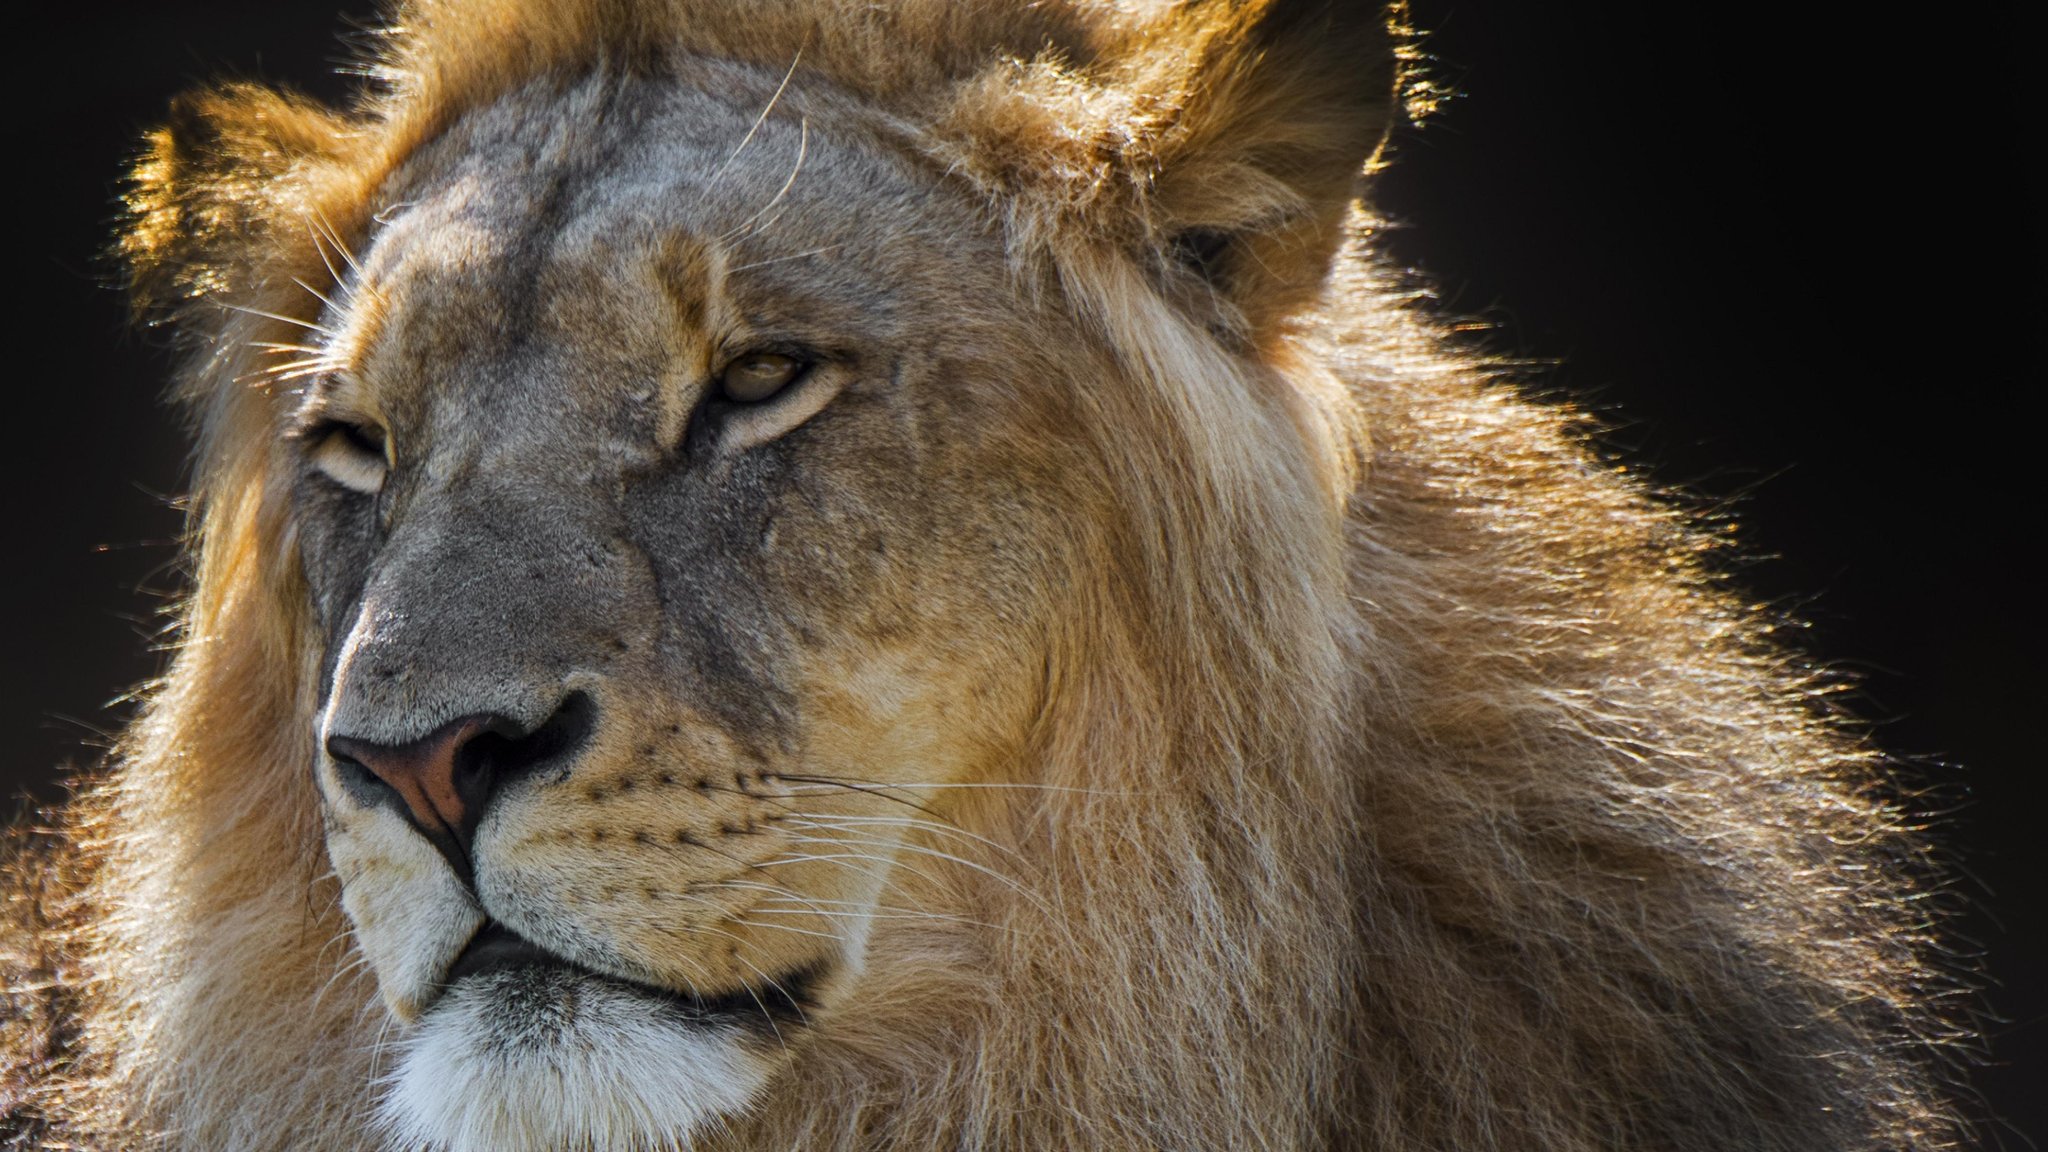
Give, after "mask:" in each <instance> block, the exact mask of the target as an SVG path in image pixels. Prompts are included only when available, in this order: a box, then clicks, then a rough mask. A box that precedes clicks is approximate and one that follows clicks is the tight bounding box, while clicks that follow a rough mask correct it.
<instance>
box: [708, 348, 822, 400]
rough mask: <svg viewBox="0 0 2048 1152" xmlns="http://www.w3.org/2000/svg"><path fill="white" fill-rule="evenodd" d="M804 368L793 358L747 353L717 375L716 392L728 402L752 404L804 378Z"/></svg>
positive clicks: (763, 353)
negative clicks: (797, 379)
mask: <svg viewBox="0 0 2048 1152" xmlns="http://www.w3.org/2000/svg"><path fill="white" fill-rule="evenodd" d="M805 367H807V365H805V364H804V362H803V361H801V360H798V359H797V358H796V357H794V356H783V355H781V354H779V353H775V352H749V353H748V354H746V355H745V356H742V357H740V358H739V359H737V360H734V361H733V362H732V363H730V364H727V365H726V366H725V371H723V372H721V373H719V374H718V390H719V393H720V394H721V395H723V396H724V397H725V398H726V399H727V400H732V401H736V402H738V403H741V404H754V403H758V402H760V401H762V400H766V399H768V398H769V397H770V396H773V395H775V394H776V393H777V392H780V391H782V390H783V389H784V388H786V387H788V386H789V384H790V382H791V381H793V380H795V379H796V378H797V377H798V376H801V375H803V371H804V368H805Z"/></svg>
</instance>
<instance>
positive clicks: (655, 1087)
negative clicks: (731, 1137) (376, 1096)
mask: <svg viewBox="0 0 2048 1152" xmlns="http://www.w3.org/2000/svg"><path fill="white" fill-rule="evenodd" d="M766 1078H767V1070H766V1068H765V1066H764V1065H763V1063H762V1061H760V1060H759V1059H757V1058H756V1057H754V1056H752V1055H750V1054H749V1052H748V1049H747V1045H746V1043H745V1040H744V1038H743V1035H742V1034H741V1033H740V1032H739V1030H737V1029H735V1028H732V1027H730V1026H728V1025H719V1024H711V1025H698V1024H694V1023H691V1022H688V1021H685V1020H683V1019H682V1018H681V1017H680V1016H678V1015H676V1012H675V1010H674V1009H673V1008H672V1007H670V1006H668V1005H666V1004H663V1003H662V1002H661V1001H658V1000H655V999H653V998H651V997H648V996H645V995H642V994H640V993H636V992H634V991H633V990H631V989H629V988H626V987H623V986H621V985H618V984H614V983H611V982H609V981H605V980H601V979H597V978H595V977H591V976H588V975H586V974H581V973H576V972H572V971H569V970H566V969H520V970H514V971H510V972H503V973H496V974H491V975H479V976H473V977H470V978H468V979H466V980H463V981H462V982H461V983H460V984H458V985H457V986H456V987H455V988H454V989H452V990H451V991H449V993H448V994H447V995H446V996H445V997H443V998H442V1000H441V1001H440V1002H439V1003H437V1004H436V1005H434V1007H433V1009H432V1010H431V1011H429V1012H428V1013H427V1015H426V1017H425V1019H423V1020H422V1021H421V1022H420V1026H419V1028H418V1030H417V1031H416V1032H415V1033H414V1034H413V1035H412V1036H411V1037H410V1038H409V1039H408V1040H407V1041H406V1042H405V1045H404V1054H403V1056H402V1057H401V1058H400V1061H399V1064H398V1067H397V1069H396V1070H395V1071H393V1072H392V1074H391V1075H390V1076H389V1077H388V1078H386V1080H385V1084H384V1087H385V1092H384V1098H383V1102H382V1104H381V1105H380V1115H381V1118H382V1120H383V1122H384V1124H385V1125H386V1128H387V1131H388V1132H389V1133H390V1136H391V1143H390V1147H391V1148H393V1149H404V1150H406V1152H415V1150H423V1149H430V1150H432V1152H679V1150H684V1149H688V1148H689V1147H690V1145H691V1142H692V1140H693V1139H694V1138H695V1137H696V1136H697V1135H699V1134H701V1133H703V1132H704V1131H706V1130H707V1129H715V1128H717V1127H718V1126H720V1125H721V1123H722V1122H723V1119H724V1118H725V1117H728V1116H732V1115H734V1114H735V1113H738V1112H739V1111H741V1110H742V1109H744V1108H745V1107H746V1105H747V1102H748V1100H749V1099H751V1098H752V1097H753V1095H754V1094H755V1093H756V1092H758V1091H759V1090H760V1088H761V1086H762V1083H763V1082H764V1081H765V1080H766Z"/></svg>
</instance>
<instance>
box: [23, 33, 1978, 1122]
mask: <svg viewBox="0 0 2048 1152" xmlns="http://www.w3.org/2000/svg"><path fill="white" fill-rule="evenodd" d="M1399 15H1400V13H1399V11H1398V10H1394V11H1378V10H1373V11H1368V10H1366V9H1354V8H1352V7H1350V6H1346V5H1338V4H1332V3H1316V2H1309V0H1301V2H1296V0H1246V2H1242V3H1236V2H1233V3H1220V2H1219V3H1189V4H1140V3H1132V4H1128V5H1108V4H1099V3H1093V2H1088V3H1081V2H1075V3H1064V2H1061V3H1040V4H1029V5H1017V6H1015V9H1014V10H1009V11H1005V10H1003V9H1002V8H1001V7H1000V6H997V5H993V4H981V3H975V4H958V3H953V2H951V0H929V2H919V0H911V2H906V3H902V4H898V5H893V6H891V5H872V4H867V3H841V2H838V0H804V2H801V3H789V4H782V3H774V4H767V3H750V2H737V0H736V2H732V3H724V4H713V3H709V2H705V3H694V2H693V3H683V2H680V0H677V2H674V3H663V2H661V0H643V2H637V3H635V2H628V0H576V2H549V3H539V2H534V3H518V2H514V0H415V2H414V3H411V4H408V5H406V6H405V7H404V8H403V9H402V10H401V11H400V12H399V14H398V19H397V21H396V22H395V27H394V30H393V31H392V33H391V34H390V36H389V38H388V41H387V42H386V44H385V46H384V48H383V50H382V54H381V55H380V56H379V57H377V59H376V60H375V61H373V62H372V63H371V66H370V70H371V72H372V74H373V75H375V76H376V77H378V84H377V85H376V86H374V87H373V88H372V89H370V90H369V91H368V92H367V93H366V94H365V95H364V97H363V98H362V100H361V102H360V103H359V104H358V105H357V106H356V107H354V108H352V109H350V110H348V111H346V112H337V111H333V110H330V109H325V108H321V107H317V106H315V105H312V104H310V103H308V102H305V101H302V100H299V99H296V98H293V97H288V96H282V95H278V94H275V93H271V92H267V91H263V90H260V89H255V88H248V87H238V88H227V89H222V90H217V91H214V92H211V93H205V94H201V95H199V96H195V97H192V98H189V99H188V100H186V101H184V102H182V103H181V104H180V106H179V107H178V109H177V113H176V117H175V119H174V122H173V124H172V125H171V126H170V127H169V128H167V129H165V130H164V131H162V132H160V133H159V134H157V135H156V136H155V137H154V138H153V141H152V147H151V151H150V153H149V155H148V156H147V157H146V158H145V159H144V161H143V163H142V164H141V165H140V167H139V168H138V170H137V175H136V182H135V186H134V189H133V193H132V197H131V206H132V208H133V212H134V216H133V221H132V227H131V229H130V231H129V232H128V233H127V234H126V239H125V240H124V241H123V248H124V252H125V254H126V256H127V257H128V259H129V261H130V265H131V267H132V268H133V269H134V273H135V286H136V289H137V291H138V292H139V293H140V295H141V296H142V298H143V300H144V302H145V303H146V304H149V305H151V306H155V307H162V308H165V309H167V310H168V312H169V314H170V315H171V316H173V317H174V318H175V319H176V321H177V322H178V323H179V324H180V325H181V327H182V330H183V331H185V332H187V333H189V334H192V335H194V336H196V337H197V339H196V340H195V342H194V344H195V350H194V352H193V355H192V357H191V359H190V361H189V364H190V367H189V368H188V371H187V374H186V377H185V380H184V385H183V390H182V394H183V395H184V396H185V397H186V398H187V399H188V400H189V401H190V402H191V403H192V404H193V405H194V407H195V409H196V410H197V412H198V414H199V418H200V425H201V429H202V442H201V452H200V465H199V474H198V493H197V497H196V506H197V508H198V524H199V532H198V539H197V553H198V557H199V566H198V579H197V585H196V590H195V594H194V596H193V598H192V602H191V605H190V608H189V610H188V632H187V635H186V637H185V640H184V644H183V647H182V650H181V653H180V656H179V659H178V663H177V665H176V667H175V668H174V670H173V672H172V673H171V675H170V677H169V678H168V680H167V682H166V684H165V685H164V686H163V688H162V690H161V691H160V692H159V693H158V695H157V696H156V697H155V699H154V701H153V703H152V705H151V708H150V711H149V713H148V715H147V716H146V717H145V718H144V720H143V721H142V722H141V723H140V724H139V725H138V726H137V728H136V730H135V732H134V733H132V734H131V736H130V738H129V740H128V743H127V745H126V747H125V749H124V753H123V755H124V764H123V767H122V768H121V770H120V772H119V774H118V775H117V776H116V777H114V779H113V781H112V782H111V783H110V784H109V785H108V786H107V787H106V788H104V789H102V790H101V791H100V792H99V793H98V794H96V796H95V797H94V798H93V799H92V800H91V801H90V803H89V804H88V806H87V810H86V815H85V816H83V817H81V820H82V823H81V825H80V827H82V828H84V829H85V830H86V833H87V835H86V837H85V842H86V843H87V844H88V845H89V846H90V849H91V850H90V851H89V852H87V853H86V855H87V856H88V857H89V858H90V859H91V861H92V865H93V871H92V873H91V876H90V878H89V880H88V881H87V882H85V883H84V892H85V894H84V896H82V897H81V901H80V903H79V905H78V906H77V907H78V908H80V909H83V911H81V912H80V913H79V914H78V919H79V922H80V924H81V925H82V926H81V927H80V928H79V929H78V930H77V933H76V935H75V938H74V939H75V942H76V947H75V952H76V955H77V957H78V960H77V963H78V964H79V965H80V967H81V970H84V971H89V972H90V973H91V974H92V975H91V978H90V979H89V980H86V981H83V982H82V984H81V986H82V987H85V988H87V989H89V1000H90V1004H89V1006H88V1009H87V1010H86V1012H85V1014H84V1021H85V1022H84V1024H83V1025H82V1030H81V1033H80V1040H79V1046H80V1051H81V1052H84V1053H87V1054H88V1055H87V1056H83V1057H81V1058H80V1059H79V1060H78V1061H77V1065H76V1067H77V1071H76V1072H75V1074H73V1075H72V1076H71V1078H70V1079H69V1080H66V1081H64V1086H63V1091H64V1092H68V1093H70V1095H68V1096H62V1099H61V1100H60V1099H58V1097H56V1096H53V1097H51V1099H52V1100H54V1101H57V1102H55V1103H52V1104H50V1105H49V1107H50V1108H51V1109H53V1110H58V1111H61V1110H63V1109H69V1110H70V1113H69V1114H70V1115H72V1116H73V1118H74V1119H73V1124H74V1128H75V1131H76V1132H77V1133H80V1134H83V1135H81V1137H80V1138H85V1137H86V1136H95V1137H97V1138H101V1139H106V1140H110V1141H114V1142H117V1143H118V1142H121V1141H123V1140H130V1139H141V1138H143V1137H144V1136H145V1135H147V1136H149V1137H152V1138H162V1139H165V1140H168V1141H170V1142H171V1144H172V1145H173V1146H176V1147H186V1148H195V1149H196V1148H206V1149H213V1150H218V1149H249V1150H259V1149H260V1150H266V1152H267V1150H271V1149H275V1148H278V1147H283V1146H291V1147H295V1148H307V1149H335V1150H341V1149H367V1148H372V1147H391V1148H404V1149H416V1148H429V1149H443V1150H448V1152H471V1150H478V1152H482V1150H490V1152H552V1150H557V1149H601V1150H619V1152H652V1150H658V1149H675V1148H683V1147H732V1148H735V1149H740V1148H776V1149H781V1148H789V1147H805V1148H814V1149H825V1148H849V1149H852V1148H876V1149H879V1148H941V1147H945V1148H962V1149H970V1148H972V1149H993V1148H1012V1149H1051V1148H1060V1149H1082V1148H1098V1149H1120V1150H1122V1149H1137V1148H1172V1149H1198V1148H1213V1149H1223V1148H1231V1149H1246V1148H1276V1149H1279V1148H1337V1147H1365V1146H1370V1147H1375V1148H1385V1149H1389V1150H1393V1149H1416V1150H1422V1149H1440V1148H1453V1147H1455V1148H1460V1149H1481V1148H1505V1147H1519V1146H1531V1147H1537V1146H1540V1147H1543V1148H1546V1149H1557V1150H1564V1149H1593V1148H1611V1147H1620V1146H1630V1147H1659V1148H1672V1149H1707V1148H1714V1149H1725V1148H1729V1147H1737V1146H1740V1147H1757V1148H1773V1149H1791V1148H1802V1149H1811V1148H1818V1147H1840V1148H1844V1149H1847V1148H1852V1147H1856V1148H1860V1147H1865V1146H1871V1147H1874V1146H1876V1143H1875V1142H1877V1141H1880V1140H1889V1141H1893V1142H1895V1143H1898V1144H1901V1145H1903V1144H1907V1143H1913V1142H1915V1141H1921V1142H1926V1143H1928V1145H1929V1146H1932V1144H1933V1142H1935V1141H1938V1140H1939V1139H1940V1138H1941V1134H1942V1133H1943V1132H1945V1131H1946V1130H1947V1129H1946V1123H1947V1121H1946V1120H1945V1118H1944V1116H1943V1115H1942V1114H1941V1112H1940V1110H1939V1108H1938V1106H1936V1105H1932V1104H1930V1103H1929V1102H1928V1101H1929V1099H1930V1098H1929V1097H1928V1096H1927V1095H1926V1093H1925V1091H1924V1087H1923V1083H1922V1080H1921V1078H1920V1073H1919V1072H1918V1070H1917V1068H1916V1066H1915V1065H1914V1064H1913V1062H1912V1061H1911V1060H1902V1059H1899V1058H1897V1057H1895V1056H1894V1055H1891V1054H1889V1052H1890V1051H1891V1049H1888V1048H1887V1047H1886V1046H1887V1045H1895V1042H1896V1041H1898V1040H1899V1039H1900V1038H1905V1037H1911V1036H1913V1035H1915V1034H1916V1033H1915V1030H1916V1029H1918V1028H1920V1027H1922V1024H1921V1022H1922V1020H1923V1019H1924V1016H1923V1015H1922V1013H1921V1010H1920V1008H1919V1007H1918V995H1919V991H1918V990H1919V988H1920V987H1922V985H1921V984H1919V983H1918V982H1919V981H1922V980H1923V979H1924V977H1925V974H1924V972H1923V971H1922V970H1921V969H1920V968H1919V967H1918V962H1917V959H1916V957H1917V951H1916V949H1917V947H1918V945H1917V941H1918V940H1919V932H1920V928H1919V924H1918V921H1917V920H1916V919H1915V916H1916V915H1917V914H1916V913H1915V912H1913V911H1912V909H1911V908H1910V907H1909V906H1908V905H1907V904H1906V903H1904V902H1903V901H1901V900H1900V899H1898V898H1897V897H1898V894H1899V893H1901V892H1903V891H1905V889H1904V888H1901V887H1896V886H1894V885H1895V884H1896V883H1897V882H1896V881H1895V880H1893V879H1891V878H1889V873H1888V872H1886V871H1885V870H1884V869H1883V868H1877V869H1874V870H1873V869H1871V868H1870V867H1868V866H1869V864H1870V863H1871V859H1872V858H1871V857H1870V856H1869V853H1870V852H1872V851H1873V849H1871V848H1869V847H1868V846H1870V845H1877V844H1883V843H1889V842H1890V840H1889V839H1888V837H1890V835H1891V828H1892V825H1893V823H1894V821H1893V817H1892V816H1891V814H1890V813H1889V811H1888V810H1887V809H1886V808H1885V807H1884V805H1883V804H1882V803H1881V802H1879V801H1878V800H1876V799H1873V798H1872V796H1871V795H1870V794H1869V793H1868V791H1867V790H1866V789H1865V788H1864V787H1863V785H1862V784H1861V783H1860V781H1861V780H1862V779H1863V773H1865V772H1866V771H1867V765H1866V762H1865V760H1864V759H1863V757H1862V754H1860V753H1858V752H1857V751H1855V750H1854V749H1853V747H1852V746H1851V745H1850V744H1849V743H1847V742H1846V741H1844V740H1843V739H1842V738H1841V737H1840V736H1838V735H1837V734H1836V732H1835V730H1834V729H1833V728H1832V727H1831V726H1830V723H1829V722H1828V721H1827V720H1826V719H1825V718H1824V717H1823V716H1822V715H1821V714H1820V713H1819V711H1818V710H1817V709H1816V708H1815V707H1814V706H1813V704H1812V700H1813V698H1814V694H1815V693H1816V691H1817V689H1816V687H1815V685H1814V683H1813V682H1812V681H1810V680H1809V679H1807V678H1806V677H1805V676H1804V675H1803V674H1802V673H1801V672H1800V671H1799V670H1798V668H1797V667H1796V666H1795V665H1792V664H1789V663H1788V662H1787V661H1786V660H1784V659H1783V658H1782V657H1781V656H1780V655H1779V653H1778V650H1777V649H1775V648H1773V647H1772V646H1771V644H1770V643H1769V642H1768V641H1766V640H1765V639H1764V638H1763V631H1762V627H1763V626H1762V625H1761V624H1760V623H1759V622H1758V621H1757V619H1756V618H1755V617H1754V615H1753V614H1751V613H1749V612H1747V611H1746V610H1744V609H1741V608H1740V607H1738V606H1736V605H1735V604H1734V603H1732V602H1731V601H1730V600H1729V599H1728V597H1727V596H1726V595H1725V594H1724V593H1722V592H1721V591H1719V590H1718V589H1717V587H1716V586H1715V585H1714V583H1713V581H1712V579H1711V577H1710V576H1708V575H1706V574H1705V572H1704V569H1703V566H1702V564H1701V562H1700V559H1699V557H1700V554H1701V551H1702V549H1703V547H1704V545H1703V544H1702V542H1701V539H1700V537H1698V536H1696V535H1694V534H1693V533H1692V532H1691V531H1690V530H1689V529H1687V528H1686V527H1685V526H1684V525H1683V524H1681V523H1680V522H1678V520H1677V519H1676V518H1674V516H1673V515H1672V514H1671V513H1670V512H1668V511H1667V510H1665V509H1663V508H1662V507H1661V506H1659V505H1658V504H1656V503H1655V502H1654V501H1652V500H1650V499H1648V498H1646V497H1645V496H1644V495H1643V494H1642V493H1641V492H1639V491H1638V490H1637V489H1636V488H1635V487H1634V486H1633V485H1632V484H1631V482H1629V481H1627V480H1625V479H1623V478H1621V477H1619V476H1617V475H1614V474H1611V473H1609V472H1608V471H1606V470H1604V469H1603V468H1601V467H1600V466H1599V465H1598V464H1597V463H1595V462H1594V460H1593V458H1592V457H1591V456H1590V455H1589V454H1588V453H1587V452H1586V451H1585V449H1583V448H1582V447H1581V446H1580V445H1579V444H1578V443H1577V431H1576V429H1575V427H1574V426H1573V425H1572V424H1571V422H1570V420H1569V419H1568V418H1567V417H1566V416H1564V415H1561V414H1559V413H1558V412H1556V411H1555V410H1552V409H1547V408H1543V407H1540V406H1535V405H1531V404H1528V403H1526V402H1524V401H1522V400H1519V399H1517V398H1515V397H1513V396H1512V395H1510V394H1508V393H1506V392H1505V391H1503V390H1500V389H1497V388H1495V387H1493V386H1491V384H1490V383H1489V381H1488V380H1487V379H1486V378H1485V374H1484V373H1483V372H1480V371H1477V370H1474V369H1473V368H1471V367H1469V366H1467V365H1466V364H1464V363H1462V362H1461V361H1460V360H1459V359H1458V358H1456V357H1455V356H1450V355H1446V354H1445V353H1444V351H1443V349H1442V344H1441V342H1440V340H1439V339H1438V338H1437V337H1436V336H1435V335H1433V334H1432V333H1431V332H1430V331H1429V330H1428V329H1427V327H1426V326H1424V325H1422V324H1419V323H1417V322H1416V321H1415V320H1414V319H1412V318H1411V317H1410V316H1409V315H1408V314H1407V313H1406V312H1405V311H1404V309H1403V308H1402V307H1401V305H1400V304H1399V303H1398V302H1397V300H1396V299H1395V297H1394V295H1393V294H1392V292H1391V291H1390V290H1389V289H1388V288H1387V287H1386V286H1385V284H1384V282H1383V277H1382V276H1381V274H1380V273H1379V272H1378V271H1377V270H1376V268H1375V267H1374V265H1373V263H1372V261H1371V259H1370V258H1369V256H1368V255H1367V254H1366V251H1365V249H1364V247H1363V242H1364V240H1365V238H1366V236H1367V234H1368V233H1369V230H1370V221H1369V220H1368V219H1367V218H1366V217H1365V216H1364V215H1363V214H1361V213H1359V212H1358V211H1357V210H1356V209H1355V208H1354V206H1353V204H1352V198H1353V196H1354V194H1355V192H1356V190H1357V187H1356V186H1357V182H1358V180H1359V178H1360V176H1361V174H1362V172H1363V170H1364V169H1365V168H1366V166H1367V165H1368V162H1369V160H1370V158H1371V157H1372V155H1373V154H1374V152H1375V150H1376V149H1377V147H1378V145H1379V142H1380V141H1381V139H1382V136H1383V133H1384V131H1385V129H1386V125H1387V123H1388V119H1389V116H1390V106H1391V105H1392V103H1393V101H1394V99H1395V96H1396V91H1395V89H1396V83H1395V81H1396V77H1397V74H1398V73H1399V72H1400V71H1401V67H1400V59H1401V57H1402V54H1403V52H1404V51H1405V49H1403V48H1402V47H1401V37H1402V36H1403V35H1404V33H1403V30H1402V29H1400V27H1399V21H1398V17H1399ZM1702 781H1709V782H1711V786H1705V785H1703V784H1702ZM1846 844H1858V845H1864V846H1865V847H1863V848H1858V849H1853V850H1852V849H1845V848H1843V847H1842V846H1843V845H1846ZM1859 853H1862V854H1861V855H1859ZM1837 867H1839V868H1840V869H1842V872H1841V874H1842V875H1844V876H1848V875H1853V876H1855V878H1856V883H1857V884H1858V885H1861V887H1856V888H1851V887H1846V886H1840V885H1837V886H1832V887H1831V886H1829V885H1827V884H1819V883H1816V882H1815V873H1816V871H1827V870H1829V869H1834V868H1837ZM53 1091H54V1090H53ZM80 1102H83V1103H80ZM109 1134H114V1135H109ZM1523 1136H1526V1137H1527V1141H1528V1143H1527V1144H1526V1145H1523V1144H1521V1143H1518V1139H1520V1138H1521V1137H1523ZM1888 1146H1889V1145H1888Z"/></svg>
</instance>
